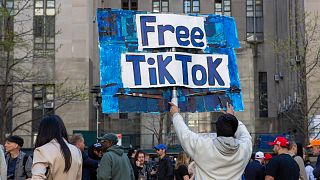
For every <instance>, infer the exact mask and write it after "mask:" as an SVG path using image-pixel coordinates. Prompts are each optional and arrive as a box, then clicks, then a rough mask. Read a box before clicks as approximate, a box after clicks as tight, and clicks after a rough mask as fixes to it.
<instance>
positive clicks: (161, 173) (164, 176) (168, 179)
mask: <svg viewBox="0 0 320 180" xmlns="http://www.w3.org/2000/svg"><path fill="white" fill-rule="evenodd" d="M173 178H174V173H173V164H172V162H171V160H170V158H169V157H167V156H165V157H164V158H162V159H160V161H159V165H158V180H173Z"/></svg>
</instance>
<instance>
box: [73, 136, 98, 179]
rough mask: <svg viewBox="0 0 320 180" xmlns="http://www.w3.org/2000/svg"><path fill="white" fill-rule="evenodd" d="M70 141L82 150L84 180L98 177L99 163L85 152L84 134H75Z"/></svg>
mask: <svg viewBox="0 0 320 180" xmlns="http://www.w3.org/2000/svg"><path fill="white" fill-rule="evenodd" d="M69 141H70V143H71V144H73V145H75V146H76V147H77V148H78V149H80V151H81V153H82V180H91V177H97V168H98V165H99V161H97V160H94V159H91V158H90V157H89V156H88V154H87V153H86V152H85V151H84V148H85V143H84V138H83V136H82V134H73V135H72V136H71V137H70V139H69ZM94 179H96V178H94Z"/></svg>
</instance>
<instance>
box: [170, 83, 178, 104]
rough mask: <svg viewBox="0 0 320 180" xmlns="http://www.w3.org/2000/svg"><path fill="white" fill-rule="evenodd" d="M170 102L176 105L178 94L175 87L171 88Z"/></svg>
mask: <svg viewBox="0 0 320 180" xmlns="http://www.w3.org/2000/svg"><path fill="white" fill-rule="evenodd" d="M171 102H172V103H173V104H175V105H176V106H178V95H177V88H176V87H173V89H172V98H171Z"/></svg>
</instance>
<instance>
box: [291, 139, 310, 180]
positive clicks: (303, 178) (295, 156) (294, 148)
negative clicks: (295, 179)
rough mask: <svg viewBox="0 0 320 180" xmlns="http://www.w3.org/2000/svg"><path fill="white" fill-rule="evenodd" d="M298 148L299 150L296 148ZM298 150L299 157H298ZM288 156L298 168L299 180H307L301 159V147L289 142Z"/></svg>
mask: <svg viewBox="0 0 320 180" xmlns="http://www.w3.org/2000/svg"><path fill="white" fill-rule="evenodd" d="M298 147H299V148H298ZM298 149H300V150H299V153H300V156H299V155H298ZM289 154H290V155H291V157H292V158H293V159H294V160H295V161H296V163H297V164H298V166H299V170H300V171H299V173H300V178H299V179H300V180H307V174H306V170H305V167H304V162H303V159H302V157H301V155H303V150H302V146H301V145H299V146H298V145H297V143H296V142H295V141H290V142H289Z"/></svg>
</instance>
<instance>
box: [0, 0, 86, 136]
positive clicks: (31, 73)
mask: <svg viewBox="0 0 320 180" xmlns="http://www.w3.org/2000/svg"><path fill="white" fill-rule="evenodd" d="M0 3H1V4H0V125H1V127H0V142H3V141H4V140H5V136H6V134H7V133H11V134H12V133H14V132H15V131H17V130H23V129H24V130H27V131H29V130H28V128H25V127H26V126H27V125H28V124H30V123H32V122H35V121H37V120H39V119H40V118H41V117H42V116H44V115H46V114H52V113H54V111H55V110H57V109H59V108H61V107H62V106H64V105H66V104H68V103H70V102H73V101H81V100H85V99H87V97H88V94H87V93H88V92H87V91H88V90H87V85H86V84H85V83H84V84H81V85H70V84H72V82H70V81H69V80H68V79H64V80H63V81H62V82H57V81H56V80H55V78H54V70H52V68H51V70H48V68H47V67H48V66H51V67H52V66H53V65H54V54H55V51H57V50H58V48H55V47H53V48H52V49H47V48H46V47H44V48H43V49H41V48H37V49H36V48H35V44H36V43H35V38H34V37H35V34H36V33H38V34H40V35H42V36H44V38H47V39H48V37H49V36H53V37H54V36H56V35H58V34H59V33H60V32H59V31H58V30H53V32H52V29H49V26H50V25H51V26H52V24H50V21H49V20H52V19H53V20H54V16H53V17H50V18H49V17H48V18H47V19H46V21H42V22H45V23H43V24H41V23H40V24H39V22H37V21H35V19H34V17H33V14H34V7H37V5H35V4H34V3H36V2H35V1H31V0H17V1H13V0H2V1H0ZM54 10H55V9H54ZM41 18H44V16H41ZM53 25H54V24H53ZM35 26H38V27H40V28H39V29H34V27H35ZM37 31H38V32H37ZM46 35H47V36H46ZM39 49H40V50H39ZM49 69H50V68H49ZM35 85H39V86H43V87H45V86H48V87H52V92H51V94H50V97H49V96H47V97H44V98H43V99H42V100H41V101H39V102H37V103H35V101H34V100H33V97H34V93H35ZM48 104H50V105H53V106H52V107H49V108H48V110H47V111H46V112H44V113H43V114H42V116H38V117H33V116H30V115H29V116H26V114H31V113H32V111H33V110H35V109H37V108H42V109H44V106H46V105H48ZM26 117H27V118H28V119H26ZM17 119H20V120H17ZM21 119H22V121H21ZM13 122H14V123H13ZM10 125H14V128H12V129H11V128H9V129H8V127H9V126H10ZM29 129H30V128H29Z"/></svg>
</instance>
